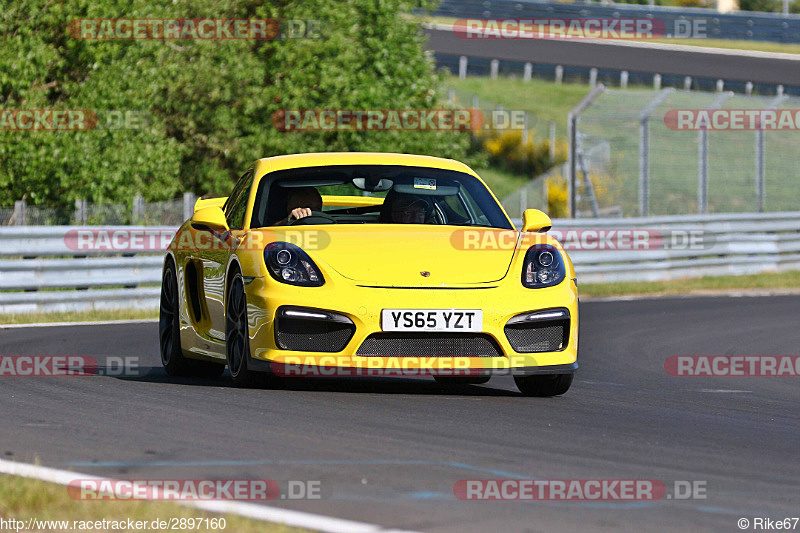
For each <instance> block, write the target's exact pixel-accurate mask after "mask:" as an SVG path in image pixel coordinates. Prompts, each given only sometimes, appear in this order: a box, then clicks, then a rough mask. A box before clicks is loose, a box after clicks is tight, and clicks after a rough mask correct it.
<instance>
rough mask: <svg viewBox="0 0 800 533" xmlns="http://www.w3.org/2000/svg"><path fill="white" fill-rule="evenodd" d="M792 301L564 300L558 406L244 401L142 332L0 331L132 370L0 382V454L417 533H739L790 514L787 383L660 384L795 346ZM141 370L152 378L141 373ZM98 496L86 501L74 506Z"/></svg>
mask: <svg viewBox="0 0 800 533" xmlns="http://www.w3.org/2000/svg"><path fill="white" fill-rule="evenodd" d="M798 310H800V297H798V296H785V297H752V298H750V297H746V298H726V297H723V298H675V299H654V300H640V301H618V302H586V303H583V304H581V319H582V324H581V335H582V336H581V352H580V363H581V370H580V372H579V374H578V376H577V378H576V382H575V383H574V384H573V387H572V389H571V390H570V391H569V392H568V393H567V394H566V395H565V396H563V397H558V398H551V399H537V398H524V397H522V396H520V395H519V394H518V393H517V392H516V388H515V387H514V384H513V381H512V380H511V378H510V377H496V378H494V379H492V380H491V381H490V382H489V383H488V384H486V385H483V386H457V387H449V388H448V387H445V386H442V385H438V384H436V383H435V382H434V381H433V380H432V379H430V378H424V379H423V378H420V379H374V378H371V379H368V378H362V379H345V380H321V379H307V380H304V381H296V382H292V383H291V384H290V385H289V386H288V388H287V389H284V390H266V389H261V390H244V389H236V388H234V387H232V386H231V384H230V381H229V378H228V377H227V376H226V377H223V378H221V379H217V380H202V379H173V378H169V377H167V375H166V374H165V373H164V372H163V370H162V369H161V367H160V361H159V356H158V344H157V342H158V341H157V325H156V324H155V323H146V324H130V325H125V326H118V325H106V326H75V327H73V326H65V327H43V328H35V329H30V328H25V329H0V353H1V354H3V355H92V356H94V357H96V358H97V359H98V360H99V361H101V362H102V361H103V360H104V357H106V356H132V357H138V358H139V364H140V365H141V366H142V367H144V368H143V370H144V375H143V376H141V377H127V378H120V377H107V376H105V377H101V376H92V377H36V378H24V377H4V378H0V380H1V381H2V391H3V400H2V403H0V423H1V424H2V432H0V455H2V456H3V458H5V459H13V460H16V461H25V462H34V461H36V460H37V459H38V460H39V461H41V463H42V464H43V465H46V466H52V467H56V468H62V469H71V470H75V471H77V472H81V473H85V474H93V475H101V476H109V477H116V478H124V479H141V478H167V479H178V478H191V479H201V478H222V479H232V478H242V477H244V478H269V479H275V480H279V481H281V480H319V481H321V483H322V487H323V494H324V495H325V498H324V499H322V500H301V501H288V500H285V501H284V500H276V501H274V502H271V503H270V505H274V506H279V507H286V508H292V509H298V510H303V511H308V512H313V513H319V514H323V515H328V516H335V517H341V518H348V519H352V520H359V521H365V522H371V523H375V524H380V525H383V526H386V527H395V528H403V529H411V530H418V531H430V532H463V531H475V532H485V531H496V532H562V531H609V532H611V531H613V532H618V531H636V532H639V531H658V532H661V531H682V532H683V531H721V532H723V531H724V532H732V531H739V528H738V527H737V525H736V523H737V520H738V519H739V518H742V517H746V518H749V519H750V520H751V521H752V519H753V518H754V517H765V518H772V519H779V518H780V519H782V518H785V517H796V516H798V514H800V482H799V481H798V480H800V463H799V462H798V456H799V455H800V447H799V446H798V443H800V410H798V404H799V403H800V390H799V389H798V384H800V381H798V380H797V378H791V377H786V378H774V377H773V378H769V377H748V378H721V377H708V378H706V377H694V378H679V377H671V376H669V375H667V374H666V372H665V371H664V367H663V365H664V360H665V359H666V358H667V357H668V356H670V355H797V354H798V353H800V327H798V325H800V324H798V322H799V321H798ZM151 367H152V368H151ZM488 478H526V479H532V478H533V479H659V480H663V481H664V482H665V483H666V485H667V492H668V493H671V492H672V487H673V482H674V481H675V480H686V481H701V482H706V486H707V489H706V490H707V499H693V500H676V499H663V500H660V501H655V502H563V501H562V502H491V501H488V502H465V501H460V500H458V499H456V498H455V497H454V495H453V485H454V483H455V482H456V481H458V480H461V479H488ZM86 505H87V506H89V505H97V504H96V503H87V504H86Z"/></svg>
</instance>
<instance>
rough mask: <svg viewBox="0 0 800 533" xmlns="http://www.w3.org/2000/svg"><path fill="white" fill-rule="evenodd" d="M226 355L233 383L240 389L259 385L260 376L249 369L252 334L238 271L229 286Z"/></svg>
mask: <svg viewBox="0 0 800 533" xmlns="http://www.w3.org/2000/svg"><path fill="white" fill-rule="evenodd" d="M225 354H226V357H227V359H228V371H229V372H230V373H231V377H232V378H233V383H234V384H235V385H237V386H239V387H252V386H254V385H257V382H258V379H257V378H258V376H257V374H256V373H255V372H253V371H252V370H250V369H248V368H247V361H248V359H250V333H249V330H248V326H247V295H246V294H245V292H244V281H243V280H242V273H241V272H239V271H238V270H237V271H236V272H235V273H234V274H233V277H232V278H231V280H230V283H229V284H228V297H227V298H226V299H225Z"/></svg>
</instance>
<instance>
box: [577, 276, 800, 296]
mask: <svg viewBox="0 0 800 533" xmlns="http://www.w3.org/2000/svg"><path fill="white" fill-rule="evenodd" d="M578 283H579V285H578V292H579V294H580V295H581V296H589V297H597V298H600V297H610V296H638V295H642V296H644V295H651V296H661V295H665V296H666V295H681V294H692V293H695V294H697V293H714V292H720V293H723V292H728V291H738V290H742V291H745V292H746V291H764V290H776V291H777V290H781V289H783V290H791V289H798V290H800V271H795V272H768V273H765V274H752V275H746V276H709V277H703V278H692V279H679V280H671V281H625V282H618V283H580V275H579V276H578Z"/></svg>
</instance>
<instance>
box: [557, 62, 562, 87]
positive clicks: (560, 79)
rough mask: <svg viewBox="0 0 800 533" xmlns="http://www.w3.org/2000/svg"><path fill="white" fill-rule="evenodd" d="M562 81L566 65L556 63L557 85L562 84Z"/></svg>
mask: <svg viewBox="0 0 800 533" xmlns="http://www.w3.org/2000/svg"><path fill="white" fill-rule="evenodd" d="M562 81H564V67H563V66H562V65H556V85H561V82H562Z"/></svg>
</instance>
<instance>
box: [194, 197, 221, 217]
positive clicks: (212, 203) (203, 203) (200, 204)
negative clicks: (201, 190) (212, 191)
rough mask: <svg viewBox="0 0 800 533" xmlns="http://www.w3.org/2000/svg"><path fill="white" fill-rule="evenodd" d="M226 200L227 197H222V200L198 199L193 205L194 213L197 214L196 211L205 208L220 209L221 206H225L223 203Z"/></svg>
mask: <svg viewBox="0 0 800 533" xmlns="http://www.w3.org/2000/svg"><path fill="white" fill-rule="evenodd" d="M227 200H228V197H227V196H224V197H222V198H207V199H205V200H203V199H202V198H199V199H198V200H197V201H196V202H195V203H194V212H195V213H197V212H198V211H200V210H201V209H205V208H206V207H220V208H221V207H222V206H223V205H225V202H226V201H227Z"/></svg>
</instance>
